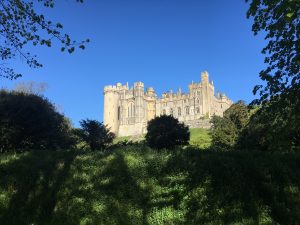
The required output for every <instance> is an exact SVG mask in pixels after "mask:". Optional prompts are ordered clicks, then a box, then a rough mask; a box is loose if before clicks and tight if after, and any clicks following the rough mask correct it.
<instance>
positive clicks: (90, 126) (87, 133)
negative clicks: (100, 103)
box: [77, 119, 115, 151]
mask: <svg viewBox="0 0 300 225" xmlns="http://www.w3.org/2000/svg"><path fill="white" fill-rule="evenodd" d="M80 126H81V128H82V132H81V134H80V135H81V136H82V139H83V140H84V141H85V142H86V143H87V144H88V145H89V146H90V148H91V150H93V151H94V150H97V149H104V148H105V147H106V146H107V145H108V144H110V143H112V142H113V139H114V138H115V134H114V133H112V132H110V130H109V129H108V128H107V126H106V125H104V124H103V123H100V122H98V121H96V120H89V119H86V120H82V121H80ZM77 133H78V131H77Z"/></svg>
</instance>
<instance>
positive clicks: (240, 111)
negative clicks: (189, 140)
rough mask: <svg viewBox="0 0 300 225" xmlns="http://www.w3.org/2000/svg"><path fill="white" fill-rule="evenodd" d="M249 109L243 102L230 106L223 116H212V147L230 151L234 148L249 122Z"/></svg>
mask: <svg viewBox="0 0 300 225" xmlns="http://www.w3.org/2000/svg"><path fill="white" fill-rule="evenodd" d="M249 117H250V114H249V109H248V106H247V105H246V104H245V102H243V101H238V102H237V103H235V104H233V105H232V106H230V107H229V108H228V109H227V110H226V111H225V112H224V116H223V117H220V116H213V118H212V119H211V121H210V122H211V123H212V147H213V148H214V149H216V150H225V151H226V150H232V149H235V148H236V145H237V141H238V139H239V136H240V134H241V133H242V131H243V129H244V128H245V126H246V125H247V124H248V121H249Z"/></svg>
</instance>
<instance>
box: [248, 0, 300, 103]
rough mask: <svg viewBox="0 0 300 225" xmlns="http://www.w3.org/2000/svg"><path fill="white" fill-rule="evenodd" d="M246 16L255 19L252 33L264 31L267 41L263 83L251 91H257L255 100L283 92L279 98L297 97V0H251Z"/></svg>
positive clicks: (299, 10)
mask: <svg viewBox="0 0 300 225" xmlns="http://www.w3.org/2000/svg"><path fill="white" fill-rule="evenodd" d="M246 1H247V2H248V1H249V0H246ZM247 16H248V18H249V17H253V19H254V23H253V26H252V30H253V32H254V34H255V35H257V34H258V33H259V32H264V33H265V39H266V40H267V41H268V44H267V46H266V47H265V48H264V49H263V50H262V53H263V54H265V55H266V57H265V63H266V64H267V67H266V68H265V69H264V70H262V71H261V72H260V78H261V79H262V80H263V81H265V82H266V85H257V86H255V88H254V90H253V92H254V94H256V93H259V94H260V96H261V98H260V99H259V100H256V101H254V103H265V102H267V101H268V100H269V99H270V98H272V97H274V96H277V95H282V94H284V95H283V96H282V97H284V96H285V95H288V96H287V97H288V98H291V97H292V98H297V97H298V94H299V90H300V1H299V0H251V1H250V8H249V10H248V13H247Z"/></svg>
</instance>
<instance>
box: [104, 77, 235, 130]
mask: <svg viewBox="0 0 300 225" xmlns="http://www.w3.org/2000/svg"><path fill="white" fill-rule="evenodd" d="M231 104H232V101H231V100H230V99H229V98H227V97H226V96H225V94H216V95H215V91H214V84H213V82H212V81H209V75H208V73H207V72H202V74H201V82H200V83H192V84H190V85H189V92H188V93H187V94H184V93H182V92H181V90H180V89H179V90H178V91H177V92H176V93H173V92H172V91H170V92H168V93H164V94H163V95H162V97H161V98H158V97H157V95H156V93H155V91H154V89H153V88H151V87H150V88H147V90H146V91H145V90H144V84H143V83H142V82H136V83H134V86H133V87H132V88H129V86H128V83H127V84H126V85H122V84H121V83H117V85H115V86H111V85H109V86H105V87H104V124H106V125H108V127H110V129H111V131H112V132H114V133H115V134H116V135H117V136H132V135H140V134H143V133H145V132H146V127H147V122H148V121H150V120H151V119H153V118H154V117H155V116H160V115H162V114H167V115H173V116H174V117H175V118H178V120H179V121H181V122H184V123H185V124H187V125H188V126H190V127H193V128H194V127H203V128H209V127H210V124H209V119H208V118H210V117H211V116H212V115H219V116H223V112H224V111H225V110H226V109H228V108H229V107H230V105H231Z"/></svg>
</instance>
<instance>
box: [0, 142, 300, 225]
mask: <svg viewBox="0 0 300 225" xmlns="http://www.w3.org/2000/svg"><path fill="white" fill-rule="evenodd" d="M299 165H300V154H292V153H289V154H269V153H263V152H259V153H258V152H212V151H199V149H193V148H185V149H177V150H176V151H173V152H168V151H162V152H157V151H154V150H152V149H149V148H148V147H145V146H142V145H136V146H126V147H123V148H117V149H111V150H110V151H107V152H105V153H102V152H84V151H75V150H74V151H61V152H52V151H40V152H28V153H22V154H18V155H13V154H2V155H0V178H1V179H0V224H1V225H23V224H24V225H25V224H26V225H27V224H28V225H29V224H32V225H44V224H45V225H46V224H55V225H60V224H63V225H71V224H72V225H73V224H74V225H84V224H91V225H92V224H93V225H94V224H105V225H106V224H135V225H137V224H187V225H190V224H197V225H199V224H288V225H292V224H299V221H300V179H299V177H300V166H299Z"/></svg>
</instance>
